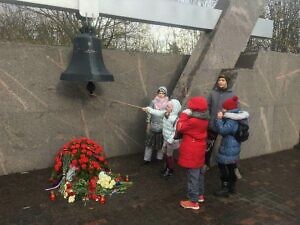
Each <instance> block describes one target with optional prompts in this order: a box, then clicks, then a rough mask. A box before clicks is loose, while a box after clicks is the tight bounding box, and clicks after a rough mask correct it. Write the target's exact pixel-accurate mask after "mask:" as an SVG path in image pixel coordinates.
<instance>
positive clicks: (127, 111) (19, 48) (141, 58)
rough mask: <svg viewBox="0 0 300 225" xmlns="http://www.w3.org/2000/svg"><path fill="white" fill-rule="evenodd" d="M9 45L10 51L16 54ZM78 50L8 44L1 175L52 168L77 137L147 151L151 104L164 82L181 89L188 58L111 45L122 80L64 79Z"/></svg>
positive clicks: (1, 81) (119, 151)
mask: <svg viewBox="0 0 300 225" xmlns="http://www.w3.org/2000/svg"><path fill="white" fill-rule="evenodd" d="M8 49H9V51H8ZM70 53H71V49H70V48H63V47H48V46H33V45H25V44H20V43H19V44H16V43H0V57H1V60H0V87H1V88H0V101H1V103H2V104H1V105H2V107H1V108H0V115H1V122H0V137H1V142H0V175H3V174H9V173H13V172H20V171H26V170H33V169H39V168H45V167H49V166H50V165H51V164H52V161H53V156H54V154H55V153H56V151H57V150H58V149H59V148H60V147H61V146H62V145H63V144H64V143H65V142H67V141H69V140H70V139H71V138H72V137H80V136H87V137H90V138H92V139H93V140H95V141H96V142H98V143H99V144H101V145H102V146H103V147H104V149H105V151H106V153H107V155H108V157H113V156H118V155H127V154H132V153H135V152H141V151H142V150H143V146H144V135H145V132H144V130H145V118H146V115H145V113H144V112H143V111H142V110H140V109H137V108H134V107H130V106H127V105H125V104H120V103H116V102H114V100H117V101H121V102H126V103H129V104H133V105H138V106H146V105H148V103H149V102H150V100H151V99H152V98H153V96H154V95H155V92H156V89H157V87H158V86H160V85H165V86H167V87H168V88H169V89H173V88H174V86H175V84H176V81H177V80H178V77H179V75H180V73H181V72H182V69H183V67H184V66H185V64H186V61H187V57H185V56H176V55H166V54H141V53H128V52H121V51H109V50H104V51H103V56H104V60H105V64H106V66H107V68H108V69H109V70H110V71H111V72H112V73H113V75H114V78H115V82H109V83H97V84H96V85H97V89H96V92H95V94H96V96H94V97H91V96H89V95H88V92H87V91H86V90H85V85H86V84H84V83H80V82H78V83H76V82H67V81H60V80H59V78H60V74H61V72H62V71H63V70H64V69H65V68H66V66H67V64H68V57H69V56H70Z"/></svg>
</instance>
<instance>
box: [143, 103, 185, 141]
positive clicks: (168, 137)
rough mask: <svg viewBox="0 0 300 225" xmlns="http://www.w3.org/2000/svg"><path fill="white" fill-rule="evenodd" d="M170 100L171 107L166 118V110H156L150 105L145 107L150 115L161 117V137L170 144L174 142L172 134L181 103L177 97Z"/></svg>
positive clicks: (173, 133)
mask: <svg viewBox="0 0 300 225" xmlns="http://www.w3.org/2000/svg"><path fill="white" fill-rule="evenodd" d="M170 102H171V104H172V106H173V109H172V112H171V113H170V115H169V116H168V118H167V117H166V116H165V113H166V110H156V109H152V108H151V107H147V111H148V112H149V113H150V114H152V115H155V116H160V117H163V131H162V133H163V137H164V140H165V141H167V142H168V143H169V144H172V143H173V142H174V135H175V131H176V125H175V123H176V120H177V118H178V114H179V112H180V110H181V104H180V102H179V101H178V100H177V99H171V100H170Z"/></svg>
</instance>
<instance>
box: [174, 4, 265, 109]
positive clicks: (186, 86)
mask: <svg viewBox="0 0 300 225" xmlns="http://www.w3.org/2000/svg"><path fill="white" fill-rule="evenodd" d="M264 6H265V0H251V1H249V0H219V2H218V4H217V5H216V8H218V9H222V10H223V12H222V16H221V18H220V20H219V22H218V24H217V26H216V28H215V29H214V30H213V31H212V32H210V33H205V34H204V35H201V38H200V40H199V41H198V44H197V46H196V47H195V49H194V51H193V53H192V55H191V57H190V59H189V61H188V63H187V66H186V67H185V69H184V71H183V73H182V74H181V77H180V79H179V80H178V83H177V85H176V87H175V89H174V91H173V95H172V97H175V98H178V99H179V100H182V101H183V104H184V103H185V101H186V100H187V98H188V97H190V96H196V95H207V94H208V92H209V91H210V90H211V88H212V87H213V85H214V83H215V79H216V76H217V75H218V74H219V73H220V72H221V70H222V69H231V68H234V66H235V64H236V62H237V60H238V58H239V56H240V54H241V52H243V50H244V49H245V47H246V45H247V42H248V39H249V37H250V34H251V32H252V30H253V27H254V25H255V23H256V21H257V19H258V17H259V16H260V13H261V10H262V9H263V7H264Z"/></svg>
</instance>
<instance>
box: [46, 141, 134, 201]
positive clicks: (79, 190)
mask: <svg viewBox="0 0 300 225" xmlns="http://www.w3.org/2000/svg"><path fill="white" fill-rule="evenodd" d="M50 180H51V181H52V184H53V187H51V188H48V189H46V190H53V189H56V188H59V189H58V190H59V192H60V193H61V194H62V196H63V197H64V198H65V199H67V200H68V202H69V203H72V202H75V201H76V200H88V199H91V200H95V201H98V200H99V199H100V196H102V197H103V195H112V194H114V193H124V191H125V190H126V189H127V188H128V187H129V186H131V185H132V183H131V182H128V181H123V178H122V176H121V175H120V174H114V173H112V172H111V170H110V169H109V168H108V163H107V160H106V156H105V153H104V151H103V148H102V147H101V146H100V145H98V144H97V143H96V142H94V141H93V140H91V139H88V138H86V137H82V138H77V139H73V140H71V141H70V142H68V143H66V144H65V145H63V146H62V147H61V149H60V150H59V151H58V152H57V153H56V155H55V160H54V166H53V171H52V174H51V178H50Z"/></svg>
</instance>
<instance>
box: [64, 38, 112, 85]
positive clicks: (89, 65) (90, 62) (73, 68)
mask: <svg viewBox="0 0 300 225" xmlns="http://www.w3.org/2000/svg"><path fill="white" fill-rule="evenodd" d="M60 79H61V80H66V81H87V82H89V81H91V82H93V81H94V82H97V81H114V77H113V75H112V74H111V73H110V72H109V71H108V70H107V69H106V68H105V65H104V63H103V58H102V50H101V41H100V39H99V38H97V37H96V36H95V35H93V34H90V33H82V34H80V35H78V36H77V37H75V38H74V40H73V55H72V58H71V62H70V64H69V66H68V68H67V69H66V71H65V72H63V73H62V74H61V76H60Z"/></svg>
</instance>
